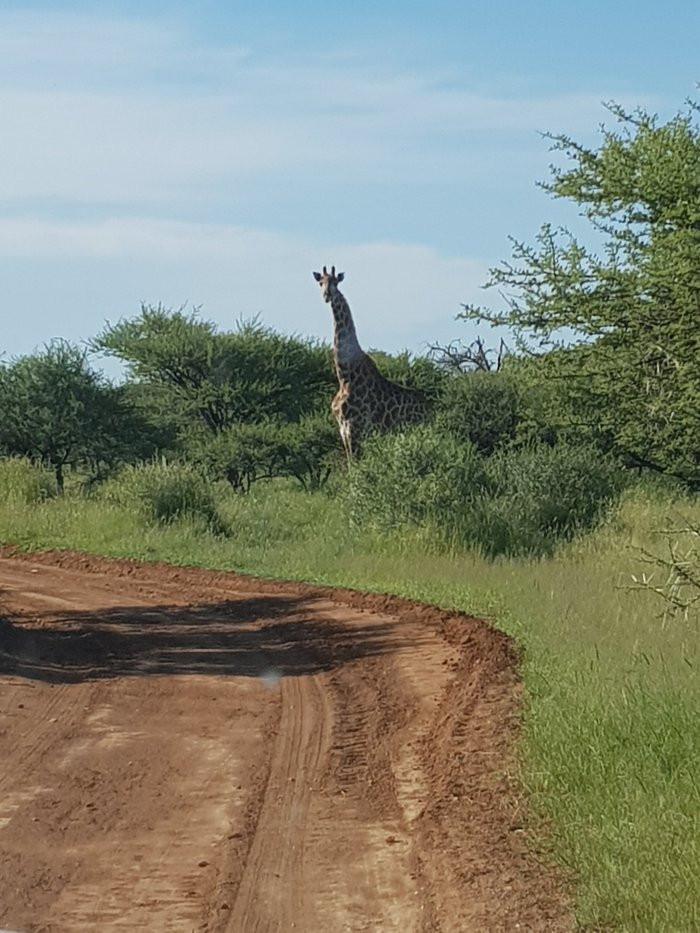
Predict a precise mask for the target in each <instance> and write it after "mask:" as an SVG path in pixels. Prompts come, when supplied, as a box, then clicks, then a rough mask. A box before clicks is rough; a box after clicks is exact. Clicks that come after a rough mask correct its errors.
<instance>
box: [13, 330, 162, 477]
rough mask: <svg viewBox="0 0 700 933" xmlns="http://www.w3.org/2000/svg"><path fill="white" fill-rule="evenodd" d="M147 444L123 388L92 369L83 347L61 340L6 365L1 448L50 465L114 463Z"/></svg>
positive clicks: (58, 470) (60, 471) (57, 468)
mask: <svg viewBox="0 0 700 933" xmlns="http://www.w3.org/2000/svg"><path fill="white" fill-rule="evenodd" d="M144 445H147V427H146V425H145V424H144V423H143V422H142V421H141V420H140V419H139V417H138V415H137V414H136V413H135V412H134V411H133V409H132V408H131V407H130V406H129V404H128V402H127V401H126V399H125V396H124V393H123V391H122V390H121V389H120V388H118V387H115V386H113V385H111V384H110V383H109V382H108V381H107V380H105V379H104V378H103V376H102V375H101V374H100V373H97V372H95V371H94V370H92V369H91V368H90V366H89V365H88V362H87V356H86V354H85V352H84V351H83V350H81V349H79V348H78V347H75V346H73V345H72V344H70V343H68V342H67V341H63V340H55V341H53V342H52V343H50V344H48V345H47V346H46V347H45V348H44V349H43V350H42V351H40V352H38V353H34V354H32V355H29V356H23V357H20V358H18V359H16V360H13V361H11V362H10V363H6V364H4V365H0V450H2V451H4V452H5V453H7V454H17V455H19V456H26V457H29V458H30V459H32V460H36V461H38V462H40V463H43V464H45V465H46V466H49V467H51V468H52V469H53V470H54V472H55V475H56V482H57V484H58V488H59V490H62V489H63V482H64V471H65V468H66V467H75V466H78V465H81V466H85V465H91V466H99V465H100V464H108V465H112V464H114V463H115V462H118V461H119V460H122V459H126V458H128V457H129V456H130V455H133V450H134V447H136V448H137V449H138V448H141V449H142V450H143V448H144Z"/></svg>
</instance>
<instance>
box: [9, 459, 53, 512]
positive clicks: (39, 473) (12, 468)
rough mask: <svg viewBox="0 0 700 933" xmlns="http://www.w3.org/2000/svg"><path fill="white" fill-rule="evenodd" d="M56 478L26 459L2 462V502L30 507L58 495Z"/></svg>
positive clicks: (48, 471)
mask: <svg viewBox="0 0 700 933" xmlns="http://www.w3.org/2000/svg"><path fill="white" fill-rule="evenodd" d="M56 491H57V490H56V477H55V476H54V474H53V473H52V472H51V471H50V470H47V469H45V468H44V467H42V466H39V465H37V464H34V463H31V462H30V461H29V460H27V459H26V458H24V457H7V458H6V459H3V460H0V502H4V503H8V504H21V505H28V504H30V503H33V502H42V501H43V500H44V499H50V498H52V497H53V496H55V495H56Z"/></svg>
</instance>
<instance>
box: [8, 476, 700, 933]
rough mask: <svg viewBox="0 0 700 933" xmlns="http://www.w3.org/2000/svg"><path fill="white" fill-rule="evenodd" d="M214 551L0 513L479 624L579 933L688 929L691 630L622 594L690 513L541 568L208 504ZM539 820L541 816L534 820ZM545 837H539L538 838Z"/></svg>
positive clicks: (693, 742)
mask: <svg viewBox="0 0 700 933" xmlns="http://www.w3.org/2000/svg"><path fill="white" fill-rule="evenodd" d="M216 504H217V510H218V514H219V515H220V516H221V519H222V521H223V522H224V523H225V525H226V527H227V528H228V530H229V532H228V536H227V537H225V538H224V537H217V536H215V535H212V534H211V533H209V532H207V531H206V530H205V528H204V526H203V524H202V523H197V522H196V521H194V522H193V521H190V520H188V519H187V518H185V519H182V520H181V521H179V522H177V523H174V524H173V523H171V524H165V525H163V524H158V523H154V522H152V521H146V520H145V519H144V518H143V517H142V515H140V514H139V513H138V511H136V510H134V509H133V508H131V507H128V506H125V505H122V504H119V503H117V502H111V503H106V502H99V501H88V500H84V499H80V498H74V499H71V498H70V497H69V498H65V499H63V500H60V499H56V500H49V501H46V502H43V503H29V504H26V503H22V502H17V501H16V500H15V501H12V502H7V501H5V502H0V540H2V541H5V542H15V543H19V544H22V545H24V546H27V547H76V548H82V549H85V550H89V551H96V552H100V553H105V554H111V555H114V556H131V557H136V558H140V559H149V558H150V559H153V558H158V559H164V560H169V561H173V562H175V563H186V564H192V565H199V566H210V567H218V568H222V569H236V570H241V571H245V572H249V573H256V574H258V575H262V576H270V577H286V578H296V579H306V580H313V581H316V582H322V583H327V584H337V585H343V586H354V587H358V588H365V589H375V590H380V591H385V592H396V593H400V594H403V595H406V596H408V597H412V598H417V599H423V600H426V601H428V602H432V603H435V604H437V605H440V606H443V607H450V608H458V609H462V610H464V611H467V612H471V613H476V614H481V615H484V616H487V617H490V618H492V619H493V620H494V621H495V623H496V624H497V625H498V626H500V627H502V628H504V629H505V630H507V631H509V632H510V633H512V634H513V635H515V636H516V637H517V638H518V639H519V640H520V641H521V643H522V644H523V646H524V648H525V652H524V662H523V676H524V680H525V685H526V688H527V691H526V695H527V702H526V708H525V710H524V719H523V732H522V745H521V769H520V778H521V781H522V783H523V785H524V787H525V788H526V789H527V791H528V793H529V795H530V800H531V805H532V806H531V810H532V813H533V815H534V816H535V817H536V819H535V820H534V821H533V825H532V827H531V831H532V833H533V834H535V836H536V841H537V844H538V845H539V846H542V847H545V848H546V849H547V850H548V851H549V852H550V853H551V855H552V857H553V858H556V859H557V860H559V861H560V862H561V863H563V864H564V865H566V866H568V867H569V868H570V870H571V875H572V878H573V879H574V882H575V901H576V903H575V907H576V915H577V919H578V922H579V923H580V924H581V926H582V927H586V928H590V929H602V928H606V929H607V928H611V929H621V930H629V931H639V933H649V931H657V930H658V931H678V933H681V931H692V930H698V929H700V885H699V884H698V880H697V879H699V878H700V778H699V777H698V776H699V775H700V677H699V674H698V672H699V671H700V627H699V625H698V623H697V622H696V621H693V619H691V618H688V619H686V620H683V619H677V620H673V619H666V620H665V621H664V620H663V619H662V617H661V611H662V609H663V605H662V603H661V602H660V600H659V599H658V597H657V596H656V595H655V594H654V593H653V592H651V591H648V590H645V589H642V590H639V589H634V588H631V586H630V584H631V583H632V575H633V574H635V573H636V574H639V572H640V566H641V562H640V553H639V549H640V548H645V549H647V550H651V551H653V550H655V549H657V548H658V547H659V546H660V541H659V539H658V538H657V536H656V534H655V532H654V529H659V528H662V527H667V526H669V525H671V524H672V523H673V521H674V519H676V520H677V518H678V516H679V515H687V516H688V517H689V518H691V519H692V520H694V521H696V522H698V521H700V503H698V502H697V501H674V500H670V499H663V498H661V497H660V496H658V495H655V496H644V495H641V494H640V493H639V492H630V493H627V494H626V495H625V496H624V497H623V500H622V503H621V505H620V507H619V509H618V510H617V511H616V512H615V514H614V515H613V516H612V517H611V518H609V519H608V520H607V521H606V522H605V523H604V524H603V525H602V526H600V527H599V528H598V529H597V530H596V531H595V532H593V533H592V534H590V535H588V536H587V537H583V538H579V539H576V540H575V541H572V542H570V543H568V544H566V545H565V546H563V547H561V548H560V549H558V550H557V551H555V552H554V553H553V554H551V555H549V556H547V557H544V558H540V559H537V560H526V559H523V558H520V559H516V558H499V559H498V560H495V561H489V560H486V559H484V558H483V557H481V556H479V555H478V554H474V553H470V554H464V553H453V554H445V553H438V552H436V551H434V550H433V549H432V547H431V545H430V541H426V539H425V538H424V536H423V533H422V532H421V531H420V530H404V531H402V532H401V533H395V534H393V535H388V536H387V535H380V534H379V533H369V532H365V531H361V530H360V529H358V528H354V529H353V528H352V527H351V526H349V524H348V521H347V519H346V516H345V515H344V513H343V510H342V507H341V505H340V503H339V500H338V498H337V497H333V496H326V495H322V494H318V493H317V494H308V493H304V492H302V491H301V490H298V489H296V488H292V487H291V486H287V485H285V484H283V483H282V484H276V485H272V486H267V487H265V486H261V487H259V488H254V490H253V492H251V494H250V495H249V496H245V497H244V496H232V495H228V494H226V495H225V494H223V493H219V495H218V498H217V502H216ZM539 818H542V821H541V822H540V820H539ZM542 827H545V829H544V830H543V829H542Z"/></svg>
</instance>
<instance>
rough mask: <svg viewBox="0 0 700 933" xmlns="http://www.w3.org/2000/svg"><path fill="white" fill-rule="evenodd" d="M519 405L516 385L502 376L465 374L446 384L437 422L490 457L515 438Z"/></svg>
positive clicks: (442, 427)
mask: <svg viewBox="0 0 700 933" xmlns="http://www.w3.org/2000/svg"><path fill="white" fill-rule="evenodd" d="M519 403H520V394H519V392H518V389H517V387H516V385H515V383H514V382H513V380H511V379H509V378H507V377H506V376H503V375H502V374H501V373H481V372H474V373H461V374H460V375H458V376H453V377H452V378H451V379H449V380H448V381H447V382H446V383H445V386H444V389H443V393H442V397H441V400H440V410H439V412H438V415H437V419H436V422H437V425H438V427H439V428H440V429H441V430H443V431H447V432H449V433H450V434H452V435H453V436H454V438H455V439H456V440H457V441H459V442H461V443H471V444H474V445H475V446H476V448H477V450H478V451H479V453H482V454H486V455H488V454H491V453H493V452H494V451H495V450H496V449H497V448H498V447H499V446H501V445H503V444H506V443H508V442H510V441H512V440H513V439H514V438H515V433H516V428H517V425H518V418H519V411H518V408H519Z"/></svg>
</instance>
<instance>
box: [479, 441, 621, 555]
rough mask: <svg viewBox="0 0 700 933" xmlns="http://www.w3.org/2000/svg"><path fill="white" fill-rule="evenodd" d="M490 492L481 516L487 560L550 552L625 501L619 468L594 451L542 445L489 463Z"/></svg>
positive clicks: (481, 542)
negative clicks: (620, 501)
mask: <svg viewBox="0 0 700 933" xmlns="http://www.w3.org/2000/svg"><path fill="white" fill-rule="evenodd" d="M486 475H487V477H488V480H489V487H490V488H489V491H488V494H487V495H485V496H484V497H483V498H482V499H481V501H480V508H479V509H478V512H477V514H476V528H475V529H474V530H473V533H474V534H475V538H476V541H477V542H478V545H479V547H480V549H481V551H482V553H483V554H484V555H485V556H487V557H495V556H497V555H499V554H509V555H518V554H529V555H535V556H537V555H542V554H550V553H552V551H553V550H554V549H555V547H556V546H557V545H558V544H560V543H561V542H562V541H567V540H569V539H571V538H573V537H574V536H576V535H577V534H580V533H582V532H584V531H588V530H590V529H591V528H593V527H595V525H596V524H597V523H598V522H599V521H600V520H601V519H602V518H603V517H604V516H605V515H606V513H607V512H608V511H609V509H610V507H611V506H612V505H613V504H614V503H615V502H616V501H617V499H618V498H619V495H620V492H621V490H622V485H623V477H622V474H621V471H620V470H619V468H618V467H617V465H616V464H615V463H614V462H613V461H612V460H610V459H609V458H607V457H605V456H603V455H601V454H600V452H599V451H597V450H596V449H594V448H592V447H570V446H568V445H566V444H559V445H557V446H555V447H550V446H549V445H547V444H538V445H533V446H529V447H525V448H523V449H521V450H504V451H501V452H498V453H496V454H494V456H493V457H490V458H489V460H488V461H487V463H486Z"/></svg>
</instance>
